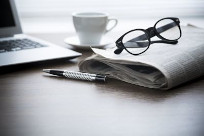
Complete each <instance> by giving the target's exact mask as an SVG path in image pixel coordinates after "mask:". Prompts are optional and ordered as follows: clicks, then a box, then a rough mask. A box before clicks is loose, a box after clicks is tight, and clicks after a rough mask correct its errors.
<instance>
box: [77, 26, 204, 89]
mask: <svg viewBox="0 0 204 136" xmlns="http://www.w3.org/2000/svg"><path fill="white" fill-rule="evenodd" d="M181 29H182V37H181V38H180V39H179V42H178V44H176V45H171V44H163V43H156V44H152V45H150V48H149V49H148V50H147V51H146V52H145V53H143V54H141V55H138V56H134V55H131V54H129V53H127V52H126V51H123V52H122V53H121V54H120V55H116V54H114V50H115V49H116V48H110V49H96V48H92V50H93V51H94V53H95V54H93V55H92V56H91V57H89V58H87V59H85V60H83V61H81V62H80V63H79V69H80V71H82V72H89V73H99V74H105V75H107V76H108V77H110V78H115V79H119V80H122V81H125V82H128V83H131V84H135V85H139V86H144V87H149V88H157V89H170V88H172V87H175V86H177V85H180V84H182V83H184V82H187V81H190V80H192V79H195V78H198V77H200V76H202V75H204V29H201V28H195V27H192V26H182V28H181Z"/></svg>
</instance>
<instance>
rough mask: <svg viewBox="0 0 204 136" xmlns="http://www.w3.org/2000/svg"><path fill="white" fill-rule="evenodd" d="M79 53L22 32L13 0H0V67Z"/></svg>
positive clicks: (67, 56)
mask: <svg viewBox="0 0 204 136" xmlns="http://www.w3.org/2000/svg"><path fill="white" fill-rule="evenodd" d="M80 55H81V54H80V53H78V52H75V51H72V50H69V49H66V48H62V47H59V46H57V45H54V44H52V43H49V42H47V41H43V40H40V39H37V38H34V37H30V36H27V35H24V34H22V29H21V25H20V22H19V18H18V14H17V10H16V6H15V3H14V0H0V67H3V66H10V65H16V64H24V63H30V62H37V61H45V60H53V59H61V58H74V57H78V56H80Z"/></svg>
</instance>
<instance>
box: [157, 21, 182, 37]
mask: <svg viewBox="0 0 204 136" xmlns="http://www.w3.org/2000/svg"><path fill="white" fill-rule="evenodd" d="M155 28H156V31H157V32H158V33H159V35H160V36H162V37H163V38H165V39H167V40H177V39H178V38H179V37H180V35H181V33H180V29H179V26H178V25H177V24H176V22H174V20H172V19H163V20H161V21H159V22H158V23H157V24H156V25H155Z"/></svg>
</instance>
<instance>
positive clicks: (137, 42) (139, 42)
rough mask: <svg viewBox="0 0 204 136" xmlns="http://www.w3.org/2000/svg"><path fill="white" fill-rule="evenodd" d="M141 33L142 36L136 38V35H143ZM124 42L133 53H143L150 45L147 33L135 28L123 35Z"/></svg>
mask: <svg viewBox="0 0 204 136" xmlns="http://www.w3.org/2000/svg"><path fill="white" fill-rule="evenodd" d="M141 35H142V38H135V37H141ZM122 42H123V45H124V46H125V48H126V50H127V51H128V52H129V53H132V54H139V53H142V52H144V51H145V50H147V48H148V46H149V41H148V38H147V35H146V34H145V32H144V31H141V30H134V31H131V32H129V33H127V34H126V35H125V36H124V37H123V40H122Z"/></svg>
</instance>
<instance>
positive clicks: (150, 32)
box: [146, 27, 156, 37]
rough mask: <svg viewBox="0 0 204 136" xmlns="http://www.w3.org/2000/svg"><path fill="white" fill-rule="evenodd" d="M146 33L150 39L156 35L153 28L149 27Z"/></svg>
mask: <svg viewBox="0 0 204 136" xmlns="http://www.w3.org/2000/svg"><path fill="white" fill-rule="evenodd" d="M146 31H147V32H148V34H149V36H150V37H153V36H155V35H156V33H155V30H154V27H149V28H147V29H146Z"/></svg>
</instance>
